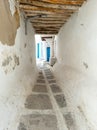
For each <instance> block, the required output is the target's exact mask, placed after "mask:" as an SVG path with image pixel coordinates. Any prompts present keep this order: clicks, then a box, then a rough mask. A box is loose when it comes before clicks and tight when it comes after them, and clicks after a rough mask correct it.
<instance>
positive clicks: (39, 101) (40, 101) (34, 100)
mask: <svg viewBox="0 0 97 130" xmlns="http://www.w3.org/2000/svg"><path fill="white" fill-rule="evenodd" d="M25 107H26V108H28V109H38V110H39V109H40V110H43V109H52V104H51V102H50V99H49V96H48V95H46V94H33V95H29V96H28V97H27V99H26V103H25Z"/></svg>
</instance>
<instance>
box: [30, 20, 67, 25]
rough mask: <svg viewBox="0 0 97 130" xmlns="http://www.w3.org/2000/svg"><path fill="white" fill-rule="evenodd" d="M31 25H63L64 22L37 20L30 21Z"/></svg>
mask: <svg viewBox="0 0 97 130" xmlns="http://www.w3.org/2000/svg"><path fill="white" fill-rule="evenodd" d="M30 22H31V23H33V24H35V23H37V24H41V23H42V24H64V23H65V22H66V21H65V20H64V21H62V20H60V21H54V20H52V21H48V20H47V21H45V20H43V21H42V20H41V21H39V20H31V21H30Z"/></svg>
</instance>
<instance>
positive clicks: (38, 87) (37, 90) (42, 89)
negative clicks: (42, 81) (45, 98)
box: [33, 85, 47, 92]
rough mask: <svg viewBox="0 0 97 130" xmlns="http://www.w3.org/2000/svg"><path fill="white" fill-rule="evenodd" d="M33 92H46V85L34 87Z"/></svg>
mask: <svg viewBox="0 0 97 130" xmlns="http://www.w3.org/2000/svg"><path fill="white" fill-rule="evenodd" d="M33 91H34V92H47V88H46V85H35V86H34V88H33Z"/></svg>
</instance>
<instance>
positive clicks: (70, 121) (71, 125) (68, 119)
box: [64, 112, 76, 130]
mask: <svg viewBox="0 0 97 130" xmlns="http://www.w3.org/2000/svg"><path fill="white" fill-rule="evenodd" d="M64 119H65V121H66V124H67V128H68V130H75V129H76V128H75V123H74V120H73V118H72V115H71V113H70V112H69V113H67V114H64Z"/></svg>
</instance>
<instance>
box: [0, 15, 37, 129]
mask: <svg viewBox="0 0 97 130" xmlns="http://www.w3.org/2000/svg"><path fill="white" fill-rule="evenodd" d="M9 31H10V30H9ZM6 44H7V43H6ZM36 75H37V68H36V61H35V38H34V30H33V28H32V25H31V24H30V23H28V34H27V35H25V25H24V21H23V18H22V16H21V20H20V27H19V28H18V30H17V34H16V38H15V44H14V45H13V46H8V45H3V43H1V42H0V130H17V129H18V128H17V126H18V123H19V118H20V116H21V115H22V114H24V113H25V109H24V103H25V100H26V99H25V98H26V97H27V95H28V94H29V93H31V91H32V86H33V84H34V82H35V79H36Z"/></svg>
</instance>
